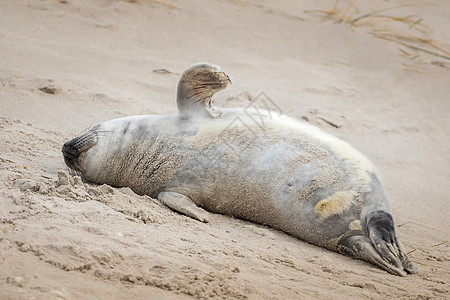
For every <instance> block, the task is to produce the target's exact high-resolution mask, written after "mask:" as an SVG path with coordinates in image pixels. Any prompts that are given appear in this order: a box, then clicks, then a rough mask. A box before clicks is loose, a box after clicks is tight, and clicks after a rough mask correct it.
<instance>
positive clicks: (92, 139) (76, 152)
mask: <svg viewBox="0 0 450 300" xmlns="http://www.w3.org/2000/svg"><path fill="white" fill-rule="evenodd" d="M97 127H98V126H96V127H94V128H92V129H91V130H89V131H88V132H86V133H85V134H82V135H80V136H77V137H75V138H73V139H71V140H70V141H67V142H65V143H64V145H63V147H62V153H63V156H64V162H65V163H66V165H67V166H68V167H69V168H70V169H72V170H73V171H75V172H76V173H77V174H78V175H81V176H83V174H84V173H85V171H86V170H85V168H84V167H83V164H82V158H83V156H84V155H85V153H86V151H88V150H89V149H91V148H92V147H94V146H95V145H96V144H97V142H98V132H97Z"/></svg>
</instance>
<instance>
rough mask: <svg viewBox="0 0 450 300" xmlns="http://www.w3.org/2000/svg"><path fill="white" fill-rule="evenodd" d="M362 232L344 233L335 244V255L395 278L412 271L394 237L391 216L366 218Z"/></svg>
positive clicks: (381, 212)
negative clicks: (380, 270)
mask: <svg viewBox="0 0 450 300" xmlns="http://www.w3.org/2000/svg"><path fill="white" fill-rule="evenodd" d="M365 231H366V233H364V232H363V231H360V230H354V231H349V232H347V233H346V234H345V235H344V236H343V237H342V238H341V239H340V241H339V243H338V248H337V250H338V252H340V253H342V254H345V255H349V256H351V257H354V258H357V259H362V260H365V261H368V262H371V263H373V264H375V265H377V266H380V267H381V268H383V269H385V270H386V271H388V272H390V273H392V274H395V275H400V276H405V275H406V274H407V273H414V272H415V271H416V268H415V266H414V265H413V264H412V262H411V261H410V260H409V258H408V256H407V254H406V252H405V249H404V248H403V246H402V244H401V243H400V242H399V241H398V239H397V237H396V235H395V228H394V221H393V219H392V216H391V214H389V213H387V212H385V211H375V212H372V213H370V214H368V216H367V217H366V226H365Z"/></svg>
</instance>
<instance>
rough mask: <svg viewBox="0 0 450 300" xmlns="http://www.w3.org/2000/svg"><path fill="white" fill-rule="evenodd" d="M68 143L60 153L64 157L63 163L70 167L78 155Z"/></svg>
mask: <svg viewBox="0 0 450 300" xmlns="http://www.w3.org/2000/svg"><path fill="white" fill-rule="evenodd" d="M69 143H70V141H69V142H66V143H64V145H63V147H62V149H61V152H62V154H63V156H64V162H65V163H66V165H67V166H68V167H71V166H73V165H74V164H75V163H76V162H77V159H78V155H79V153H77V151H76V150H74V149H73V147H71V145H70V144H69Z"/></svg>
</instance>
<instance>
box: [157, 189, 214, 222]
mask: <svg viewBox="0 0 450 300" xmlns="http://www.w3.org/2000/svg"><path fill="white" fill-rule="evenodd" d="M158 200H159V201H161V202H162V203H164V204H165V205H167V206H168V207H170V208H171V209H173V210H175V211H177V212H179V213H182V214H185V215H186V216H189V217H191V218H194V219H197V220H199V221H201V222H205V223H208V222H209V219H208V214H209V213H208V212H207V211H206V210H204V209H203V208H201V207H198V206H197V205H196V204H195V203H194V202H193V201H192V200H191V199H190V198H189V197H187V196H185V195H182V194H179V193H175V192H161V193H159V195H158Z"/></svg>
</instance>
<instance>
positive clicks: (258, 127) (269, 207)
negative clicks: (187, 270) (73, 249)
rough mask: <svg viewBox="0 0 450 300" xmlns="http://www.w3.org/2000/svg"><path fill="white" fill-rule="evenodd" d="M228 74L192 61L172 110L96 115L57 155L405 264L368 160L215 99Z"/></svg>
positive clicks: (292, 125)
mask: <svg viewBox="0 0 450 300" xmlns="http://www.w3.org/2000/svg"><path fill="white" fill-rule="evenodd" d="M230 83H231V80H230V78H229V76H228V75H227V74H225V72H224V71H223V70H221V69H220V68H219V67H218V66H214V65H210V64H206V63H201V64H196V65H193V66H191V67H189V68H188V69H187V70H186V71H185V72H184V73H183V74H182V76H181V79H180V81H179V83H178V93H177V106H178V114H176V115H167V116H159V115H144V116H132V117H126V118H120V119H115V120H111V121H107V122H103V123H101V124H99V125H97V126H95V127H94V128H92V129H91V130H89V131H88V132H86V133H85V134H82V135H80V136H78V137H76V138H74V139H72V140H70V141H68V142H66V143H65V144H64V145H63V148H62V153H63V156H64V160H65V163H66V164H67V166H68V167H69V168H70V169H72V170H74V171H75V172H76V173H77V174H79V175H81V176H82V178H83V179H84V180H86V181H89V182H93V183H97V184H109V185H112V186H115V187H130V188H131V189H132V190H133V191H135V192H136V193H138V194H141V195H142V194H146V195H149V196H151V197H154V198H157V199H159V200H160V201H161V202H162V203H164V204H166V205H167V206H168V207H170V208H172V209H173V210H175V211H178V212H181V213H183V214H186V215H187V216H190V217H193V218H195V219H198V220H200V221H203V222H208V215H209V212H213V213H220V214H224V215H230V216H234V217H236V218H240V219H244V220H248V221H252V222H255V223H258V224H262V225H267V226H270V227H273V228H275V229H279V230H281V231H284V232H285V233H287V234H290V235H292V236H295V237H297V238H299V239H301V240H304V241H307V242H310V243H312V244H315V245H318V246H321V247H325V248H327V249H330V250H333V251H336V252H339V253H342V254H345V255H348V256H351V257H354V258H357V259H361V260H365V261H368V262H370V263H373V264H375V265H377V266H379V267H381V268H383V269H384V270H386V271H388V272H390V273H392V274H396V275H401V276H404V275H406V274H407V273H413V272H414V271H415V266H414V265H413V264H412V262H411V261H410V260H409V258H408V256H407V254H406V252H405V249H404V247H403V246H402V244H401V243H400V242H399V240H398V239H397V237H396V232H395V226H394V220H393V218H392V215H391V212H390V208H389V202H388V199H387V197H386V195H385V193H384V190H383V187H382V185H381V183H380V181H379V179H378V178H379V176H378V175H377V171H376V170H375V167H374V166H373V165H372V163H371V162H370V161H369V160H368V159H367V158H366V157H365V156H364V155H362V154H361V153H359V152H358V151H357V150H355V149H354V148H353V147H351V146H350V145H349V144H347V143H346V142H344V141H342V140H340V139H338V138H336V137H334V136H331V135H329V134H327V133H325V132H323V131H322V130H320V129H318V128H316V127H314V126H312V125H309V124H307V123H305V122H301V121H298V120H295V119H292V118H290V117H287V116H283V115H276V114H273V113H272V112H271V111H269V110H263V109H240V108H233V109H218V108H215V107H214V106H213V105H212V96H213V95H214V94H215V93H216V92H218V91H220V90H222V89H224V88H226V87H227V86H228V85H229V84H230ZM255 115H257V116H258V119H260V120H263V122H255Z"/></svg>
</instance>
